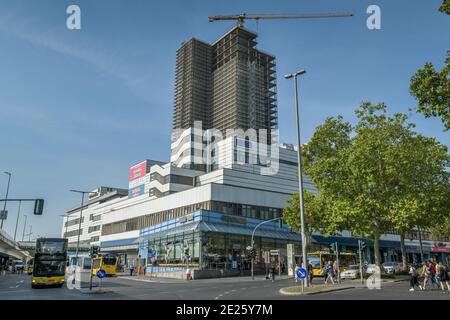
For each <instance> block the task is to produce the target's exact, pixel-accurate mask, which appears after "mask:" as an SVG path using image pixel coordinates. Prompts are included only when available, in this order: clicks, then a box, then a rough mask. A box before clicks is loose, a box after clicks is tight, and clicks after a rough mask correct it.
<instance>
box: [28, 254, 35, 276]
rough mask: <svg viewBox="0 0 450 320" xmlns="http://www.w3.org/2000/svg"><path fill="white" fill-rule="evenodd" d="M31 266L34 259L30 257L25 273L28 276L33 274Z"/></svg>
mask: <svg viewBox="0 0 450 320" xmlns="http://www.w3.org/2000/svg"><path fill="white" fill-rule="evenodd" d="M33 267H34V259H33V258H32V259H30V260H28V262H27V273H28V275H30V276H31V275H32V274H33Z"/></svg>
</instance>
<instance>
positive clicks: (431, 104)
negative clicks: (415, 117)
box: [410, 51, 450, 130]
mask: <svg viewBox="0 0 450 320" xmlns="http://www.w3.org/2000/svg"><path fill="white" fill-rule="evenodd" d="M449 72H450V51H447V58H446V62H445V66H444V67H443V68H442V70H440V71H437V70H435V68H434V66H433V64H432V63H427V64H425V66H424V67H423V68H422V69H420V70H418V71H417V72H416V74H415V75H414V76H413V77H412V78H411V83H410V92H411V94H412V95H413V96H414V97H415V98H416V99H417V101H418V106H417V110H418V111H419V112H420V113H422V114H423V115H425V117H427V118H429V117H440V118H441V120H442V122H443V123H444V126H445V130H449V129H450V79H449Z"/></svg>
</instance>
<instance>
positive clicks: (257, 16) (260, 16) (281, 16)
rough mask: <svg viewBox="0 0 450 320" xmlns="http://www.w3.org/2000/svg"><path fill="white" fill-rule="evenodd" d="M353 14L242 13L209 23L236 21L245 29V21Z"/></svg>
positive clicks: (213, 17) (214, 19)
mask: <svg viewBox="0 0 450 320" xmlns="http://www.w3.org/2000/svg"><path fill="white" fill-rule="evenodd" d="M353 15H354V14H353V13H309V14H282V13H280V14H247V13H241V14H239V15H230V16H210V17H208V19H209V22H214V21H223V20H236V21H237V25H238V27H241V28H242V27H244V21H245V20H256V21H258V20H262V19H272V20H275V19H319V18H343V17H353Z"/></svg>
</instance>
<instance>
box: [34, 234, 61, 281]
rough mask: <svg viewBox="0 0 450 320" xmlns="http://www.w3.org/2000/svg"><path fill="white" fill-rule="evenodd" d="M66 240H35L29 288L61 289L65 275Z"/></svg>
mask: <svg viewBox="0 0 450 320" xmlns="http://www.w3.org/2000/svg"><path fill="white" fill-rule="evenodd" d="M66 260H67V239H53V238H51V239H50V238H41V239H37V240H36V254H35V255H34V264H33V273H32V276H31V287H32V288H36V287H40V286H58V287H60V288H61V287H62V286H63V284H64V281H65V275H66Z"/></svg>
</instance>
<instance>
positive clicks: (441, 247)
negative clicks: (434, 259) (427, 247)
mask: <svg viewBox="0 0 450 320" xmlns="http://www.w3.org/2000/svg"><path fill="white" fill-rule="evenodd" d="M431 252H438V253H440V252H445V253H450V248H449V247H447V245H446V244H445V243H442V242H439V243H435V244H434V247H433V248H432V249H431Z"/></svg>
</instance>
